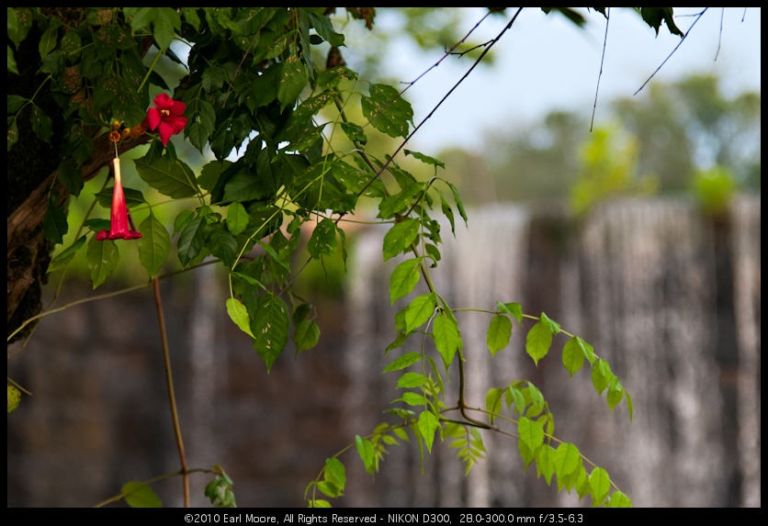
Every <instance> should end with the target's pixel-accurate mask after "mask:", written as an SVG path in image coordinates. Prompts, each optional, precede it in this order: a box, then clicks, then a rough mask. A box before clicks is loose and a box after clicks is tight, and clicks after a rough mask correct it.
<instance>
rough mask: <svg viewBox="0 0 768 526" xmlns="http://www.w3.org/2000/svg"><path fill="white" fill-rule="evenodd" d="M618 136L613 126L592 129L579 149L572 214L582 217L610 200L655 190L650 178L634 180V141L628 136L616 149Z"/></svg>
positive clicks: (635, 148) (571, 203) (572, 188)
mask: <svg viewBox="0 0 768 526" xmlns="http://www.w3.org/2000/svg"><path fill="white" fill-rule="evenodd" d="M618 135H619V131H618V127H617V126H612V127H604V128H596V129H595V130H594V131H593V132H592V135H591V136H590V137H589V139H588V140H587V141H586V142H585V143H584V145H583V146H582V148H581V152H580V153H581V156H580V157H581V168H580V170H579V172H578V178H577V179H576V182H575V183H574V184H573V186H572V187H571V192H570V196H569V204H570V207H571V210H572V211H573V213H574V214H576V215H582V214H584V213H586V212H588V211H589V210H590V209H591V208H592V207H593V206H594V205H596V204H597V203H599V202H600V201H603V200H605V199H609V198H611V197H616V196H620V195H628V194H635V195H637V194H641V195H647V194H650V193H653V192H654V191H655V190H656V188H657V186H658V183H657V180H656V179H655V178H654V177H653V176H648V175H645V176H643V177H640V178H638V177H637V176H636V173H635V172H636V171H637V139H635V137H632V136H630V137H628V138H626V139H625V140H624V141H623V144H620V145H619V144H617V142H618V140H619V139H618Z"/></svg>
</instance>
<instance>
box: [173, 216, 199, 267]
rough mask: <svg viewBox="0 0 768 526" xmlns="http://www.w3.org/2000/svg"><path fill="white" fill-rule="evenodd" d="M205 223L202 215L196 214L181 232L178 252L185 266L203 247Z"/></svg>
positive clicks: (177, 246) (177, 247) (177, 244)
mask: <svg viewBox="0 0 768 526" xmlns="http://www.w3.org/2000/svg"><path fill="white" fill-rule="evenodd" d="M204 224H205V221H204V220H203V218H202V217H200V216H195V217H194V218H192V219H191V220H189V221H188V222H187V223H186V224H185V225H184V228H183V229H182V230H181V233H180V234H179V240H178V241H177V243H176V252H177V253H178V256H179V261H180V262H181V264H182V265H183V266H185V267H186V266H187V265H188V264H189V262H190V261H192V260H193V259H195V257H197V255H198V254H199V253H200V250H201V249H202V248H203V245H204V243H205V232H204V230H205V229H204V228H203V226H204Z"/></svg>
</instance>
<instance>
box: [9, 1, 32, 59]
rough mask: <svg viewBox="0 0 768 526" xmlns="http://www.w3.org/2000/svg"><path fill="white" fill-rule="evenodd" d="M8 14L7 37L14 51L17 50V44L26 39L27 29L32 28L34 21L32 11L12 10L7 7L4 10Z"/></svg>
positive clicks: (24, 9) (27, 9)
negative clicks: (14, 48) (14, 47)
mask: <svg viewBox="0 0 768 526" xmlns="http://www.w3.org/2000/svg"><path fill="white" fill-rule="evenodd" d="M6 13H7V14H8V20H7V22H8V25H7V28H8V36H9V37H10V39H11V41H12V42H13V45H14V46H16V49H19V44H21V42H22V41H23V40H24V39H25V38H26V37H27V33H29V29H30V28H31V27H32V22H33V20H34V18H33V15H32V10H31V9H29V8H15V9H14V8H13V7H8V8H7V9H6Z"/></svg>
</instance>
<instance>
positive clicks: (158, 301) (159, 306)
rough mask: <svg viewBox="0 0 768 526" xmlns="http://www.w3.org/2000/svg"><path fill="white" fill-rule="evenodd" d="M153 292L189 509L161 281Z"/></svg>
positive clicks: (185, 470) (186, 501)
mask: <svg viewBox="0 0 768 526" xmlns="http://www.w3.org/2000/svg"><path fill="white" fill-rule="evenodd" d="M152 290H153V292H154V297H155V309H156V311H157V323H158V326H159V328H160V342H161V344H162V351H163V368H164V369H165V384H166V387H167V389H168V406H169V408H170V410H171V423H172V425H173V434H174V437H175V439H176V449H177V450H178V452H179V464H180V465H181V484H182V494H183V498H184V507H185V508H189V469H188V467H187V455H186V452H185V450H184V438H183V437H182V434H181V422H180V420H179V408H178V406H177V404H176V391H175V389H174V386H173V369H172V368H171V352H170V348H169V346H168V331H167V329H166V326H165V314H164V313H163V299H162V295H161V294H160V280H159V279H157V278H153V279H152Z"/></svg>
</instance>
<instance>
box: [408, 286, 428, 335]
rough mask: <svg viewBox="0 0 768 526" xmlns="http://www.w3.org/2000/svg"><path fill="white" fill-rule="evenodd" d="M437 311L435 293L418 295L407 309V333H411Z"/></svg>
mask: <svg viewBox="0 0 768 526" xmlns="http://www.w3.org/2000/svg"><path fill="white" fill-rule="evenodd" d="M434 312H435V295H434V294H433V293H429V294H422V295H421V296H416V297H415V298H413V301H411V303H410V304H409V305H408V307H407V308H406V309H405V333H406V334H410V333H411V332H413V331H415V330H416V329H418V328H419V327H421V326H422V325H424V324H425V323H427V321H428V320H429V318H431V317H432V314H434Z"/></svg>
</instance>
